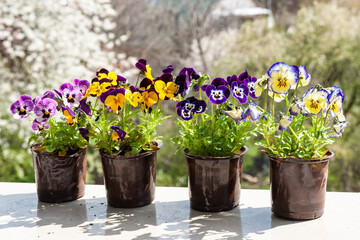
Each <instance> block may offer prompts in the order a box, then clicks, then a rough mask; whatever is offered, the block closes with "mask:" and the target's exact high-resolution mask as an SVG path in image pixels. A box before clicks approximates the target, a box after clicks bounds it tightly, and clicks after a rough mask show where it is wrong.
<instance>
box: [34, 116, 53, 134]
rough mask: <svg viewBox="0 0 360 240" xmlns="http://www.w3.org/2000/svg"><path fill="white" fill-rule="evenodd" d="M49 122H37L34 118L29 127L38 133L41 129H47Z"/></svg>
mask: <svg viewBox="0 0 360 240" xmlns="http://www.w3.org/2000/svg"><path fill="white" fill-rule="evenodd" d="M49 127H50V124H47V123H46V122H39V121H37V120H36V119H35V120H34V121H33V124H32V126H31V128H32V129H33V130H34V131H35V133H36V134H40V133H41V131H42V130H44V129H49Z"/></svg>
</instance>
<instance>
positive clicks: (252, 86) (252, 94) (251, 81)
mask: <svg viewBox="0 0 360 240" xmlns="http://www.w3.org/2000/svg"><path fill="white" fill-rule="evenodd" d="M256 81H257V78H256V77H251V78H249V81H248V84H247V85H248V88H249V96H250V97H252V98H253V99H256V98H258V97H259V96H256V94H255V84H256Z"/></svg>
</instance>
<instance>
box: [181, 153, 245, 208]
mask: <svg viewBox="0 0 360 240" xmlns="http://www.w3.org/2000/svg"><path fill="white" fill-rule="evenodd" d="M247 151H248V148H247V147H243V148H242V149H241V153H239V154H236V155H234V156H229V157H209V156H196V155H191V154H189V153H188V151H187V150H185V155H186V160H187V164H188V171H189V181H188V184H189V196H190V206H191V208H193V209H195V210H199V211H206V212H219V211H226V210H230V209H233V208H234V207H236V206H237V205H239V199H240V188H241V174H242V163H243V155H244V154H245V153H246V152H247Z"/></svg>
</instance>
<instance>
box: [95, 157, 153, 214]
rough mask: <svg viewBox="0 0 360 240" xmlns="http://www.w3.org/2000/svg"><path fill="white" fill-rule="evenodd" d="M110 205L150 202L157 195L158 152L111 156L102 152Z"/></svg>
mask: <svg viewBox="0 0 360 240" xmlns="http://www.w3.org/2000/svg"><path fill="white" fill-rule="evenodd" d="M100 157H101V163H102V167H103V172H104V182H105V188H106V196H107V200H108V203H109V205H111V206H112V207H119V208H132V207H140V206H144V205H148V204H150V203H151V202H152V201H153V200H154V197H155V182H156V151H149V152H145V153H140V154H137V155H130V156H123V155H117V156H112V155H108V154H106V153H104V152H102V151H100Z"/></svg>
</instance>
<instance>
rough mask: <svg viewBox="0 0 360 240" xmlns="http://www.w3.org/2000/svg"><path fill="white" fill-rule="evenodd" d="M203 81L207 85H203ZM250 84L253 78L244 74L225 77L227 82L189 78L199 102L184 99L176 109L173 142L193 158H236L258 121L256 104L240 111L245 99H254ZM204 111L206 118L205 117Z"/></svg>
mask: <svg viewBox="0 0 360 240" xmlns="http://www.w3.org/2000/svg"><path fill="white" fill-rule="evenodd" d="M193 71H195V70H193ZM207 80H209V84H204V83H205V82H206V81H207ZM254 81H256V78H252V77H251V76H250V75H249V74H248V73H247V72H244V73H242V74H240V75H239V76H237V75H233V76H229V77H227V80H225V79H223V78H215V79H214V80H212V81H210V79H209V76H207V75H202V76H201V77H200V76H197V77H195V78H193V79H192V85H191V86H192V87H193V90H194V91H195V92H196V91H198V92H199V99H197V98H195V97H193V96H192V97H188V98H186V99H184V100H183V101H181V102H179V103H178V104H177V105H176V107H177V114H178V116H179V117H180V118H179V119H178V120H177V124H178V125H179V127H180V132H179V136H178V137H174V138H173V142H174V143H176V144H179V147H180V148H182V149H187V150H189V152H190V153H191V154H194V155H202V156H214V157H215V156H216V157H218V156H231V155H235V154H237V153H238V152H239V151H240V149H241V148H242V147H244V146H245V143H246V141H247V140H248V139H249V137H250V135H251V122H253V121H257V120H258V119H259V117H260V112H259V111H258V109H257V107H256V104H249V107H248V108H247V109H246V110H244V109H243V107H242V105H243V104H244V103H246V102H248V99H247V98H248V97H252V98H256V97H255V96H254V95H253V94H254V89H253V88H252V86H253V83H254ZM200 89H201V91H204V92H205V93H206V96H207V98H206V101H204V100H202V96H201V91H200ZM230 92H232V94H231V93H230ZM249 101H250V100H249ZM209 105H211V107H208V106H209ZM215 108H216V109H215ZM206 109H208V111H209V114H207V113H205V111H206Z"/></svg>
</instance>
